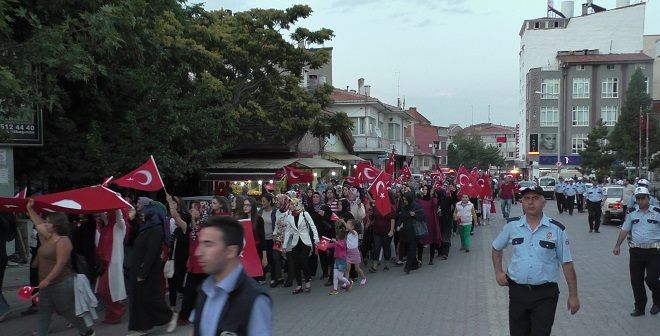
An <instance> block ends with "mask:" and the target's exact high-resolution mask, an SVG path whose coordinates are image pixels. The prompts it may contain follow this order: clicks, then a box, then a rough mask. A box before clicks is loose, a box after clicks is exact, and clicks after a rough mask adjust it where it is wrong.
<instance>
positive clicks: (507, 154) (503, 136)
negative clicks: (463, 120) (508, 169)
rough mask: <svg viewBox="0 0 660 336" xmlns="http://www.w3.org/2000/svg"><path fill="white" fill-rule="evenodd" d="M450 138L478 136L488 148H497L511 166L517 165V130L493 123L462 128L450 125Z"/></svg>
mask: <svg viewBox="0 0 660 336" xmlns="http://www.w3.org/2000/svg"><path fill="white" fill-rule="evenodd" d="M448 130H449V134H448V135H449V136H448V138H449V139H450V142H451V140H453V138H454V137H455V136H456V135H457V134H458V133H462V134H464V135H467V136H478V137H479V138H480V139H481V141H482V142H483V143H484V145H486V146H491V147H495V148H497V149H498V150H499V152H500V155H502V158H504V161H505V162H506V164H507V165H509V166H515V164H516V160H517V159H516V128H515V127H511V126H504V125H498V124H493V123H480V124H475V125H471V126H468V127H465V128H462V127H460V126H458V125H450V126H449V128H448Z"/></svg>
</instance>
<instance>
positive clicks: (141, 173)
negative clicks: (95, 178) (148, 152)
mask: <svg viewBox="0 0 660 336" xmlns="http://www.w3.org/2000/svg"><path fill="white" fill-rule="evenodd" d="M113 183H114V184H116V185H118V186H122V187H127V188H133V189H137V190H144V191H156V190H160V189H163V188H164V187H165V184H164V183H163V179H162V178H161V177H160V173H159V172H158V167H157V166H156V161H155V160H154V157H153V155H152V156H150V157H149V160H147V162H145V163H144V164H143V165H141V166H140V167H138V168H137V169H135V170H133V171H132V172H130V173H128V174H126V175H124V176H122V177H120V178H118V179H116V180H114V181H113Z"/></svg>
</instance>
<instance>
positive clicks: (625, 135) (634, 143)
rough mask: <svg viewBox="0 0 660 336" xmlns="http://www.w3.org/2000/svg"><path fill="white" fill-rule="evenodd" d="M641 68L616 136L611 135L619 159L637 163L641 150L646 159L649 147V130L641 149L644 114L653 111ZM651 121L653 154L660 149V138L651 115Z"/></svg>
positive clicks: (650, 136)
mask: <svg viewBox="0 0 660 336" xmlns="http://www.w3.org/2000/svg"><path fill="white" fill-rule="evenodd" d="M645 80H646V79H645V78H644V75H643V74H642V71H641V69H637V70H636V71H635V73H633V75H632V77H631V79H630V83H629V84H628V90H627V91H626V99H625V101H624V103H623V107H622V108H621V114H620V115H619V118H618V120H617V123H616V125H615V126H614V129H613V130H612V133H611V134H610V136H609V140H610V141H609V143H610V146H609V148H610V149H612V150H614V151H615V152H616V154H617V155H616V157H617V159H618V160H621V161H624V162H635V163H636V162H637V161H638V155H639V151H640V150H642V157H644V153H645V146H646V139H645V137H646V129H644V130H642V148H640V147H639V146H638V143H639V136H640V112H641V113H642V114H643V115H646V113H648V112H649V108H650V104H651V97H650V96H649V95H648V93H646V83H645ZM649 116H650V118H649V120H648V121H647V123H648V126H649V152H650V153H654V152H656V151H658V150H660V135H659V134H658V124H657V122H656V121H655V119H654V118H653V117H652V115H650V114H649Z"/></svg>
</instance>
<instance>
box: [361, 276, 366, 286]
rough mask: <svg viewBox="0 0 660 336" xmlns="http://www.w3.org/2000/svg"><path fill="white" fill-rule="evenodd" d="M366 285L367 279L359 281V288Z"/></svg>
mask: <svg viewBox="0 0 660 336" xmlns="http://www.w3.org/2000/svg"><path fill="white" fill-rule="evenodd" d="M366 284H367V278H363V279H362V280H360V286H364V285H366Z"/></svg>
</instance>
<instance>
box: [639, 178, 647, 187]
mask: <svg viewBox="0 0 660 336" xmlns="http://www.w3.org/2000/svg"><path fill="white" fill-rule="evenodd" d="M641 184H643V185H645V186H648V185H649V181H648V180H647V179H640V180H639V181H637V185H641Z"/></svg>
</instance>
